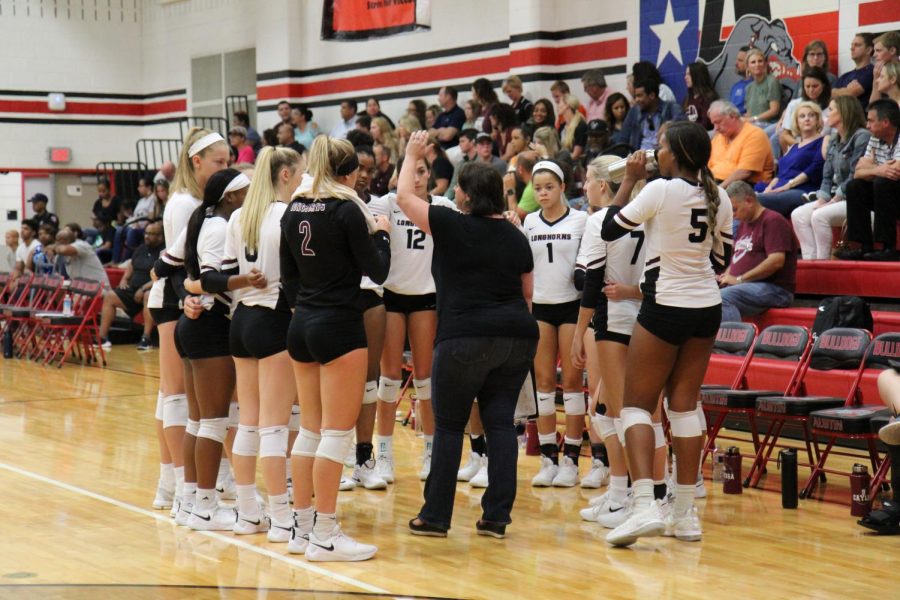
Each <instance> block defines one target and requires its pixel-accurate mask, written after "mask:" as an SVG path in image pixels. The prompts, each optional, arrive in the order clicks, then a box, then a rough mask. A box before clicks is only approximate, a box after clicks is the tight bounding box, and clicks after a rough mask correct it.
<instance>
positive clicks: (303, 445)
mask: <svg viewBox="0 0 900 600" xmlns="http://www.w3.org/2000/svg"><path fill="white" fill-rule="evenodd" d="M321 439H322V436H321V435H319V434H318V433H315V432H314V431H310V430H309V429H303V428H302V427H301V428H300V431H299V434H298V435H297V439H295V440H294V447H293V448H291V456H303V457H305V458H314V457H315V456H316V450H318V448H319V441H320V440H321Z"/></svg>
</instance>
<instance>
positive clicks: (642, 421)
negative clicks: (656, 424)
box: [621, 406, 653, 432]
mask: <svg viewBox="0 0 900 600" xmlns="http://www.w3.org/2000/svg"><path fill="white" fill-rule="evenodd" d="M621 415H622V431H623V432H625V431H628V429H629V428H630V427H634V426H635V425H646V426H647V427H653V418H652V417H651V416H650V413H649V412H647V411H646V410H644V409H643V408H638V407H636V406H626V407H625V408H623V409H622V412H621Z"/></svg>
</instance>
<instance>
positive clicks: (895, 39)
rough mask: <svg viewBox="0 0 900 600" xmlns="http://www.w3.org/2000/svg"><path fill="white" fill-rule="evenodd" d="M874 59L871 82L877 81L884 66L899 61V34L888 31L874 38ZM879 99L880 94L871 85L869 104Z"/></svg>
mask: <svg viewBox="0 0 900 600" xmlns="http://www.w3.org/2000/svg"><path fill="white" fill-rule="evenodd" d="M874 58H875V66H874V68H873V69H872V80H873V81H878V77H879V76H880V75H881V69H882V68H883V67H884V65H886V64H889V63H892V62H897V61H898V60H900V32H897V31H888V32H887V33H882V34H881V35H879V36H878V37H877V38H875V43H874ZM880 99H881V92H879V91H878V89H877V88H876V87H875V86H874V85H873V86H872V93H871V95H870V96H869V103H870V104H871V103H872V102H875V101H876V100H880Z"/></svg>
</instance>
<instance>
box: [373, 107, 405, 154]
mask: <svg viewBox="0 0 900 600" xmlns="http://www.w3.org/2000/svg"><path fill="white" fill-rule="evenodd" d="M369 131H371V132H372V138H373V139H374V140H375V142H376V143H378V144H381V145H382V146H384V147H385V148H387V149H388V150H390V151H391V162H392V163H396V162H397V158H398V157H399V155H400V142H399V140H398V139H397V134H396V133H395V132H394V128H393V127H392V126H391V124H390V123H388V120H387V119H385V118H384V117H374V118H372V124H371V125H370V127H369Z"/></svg>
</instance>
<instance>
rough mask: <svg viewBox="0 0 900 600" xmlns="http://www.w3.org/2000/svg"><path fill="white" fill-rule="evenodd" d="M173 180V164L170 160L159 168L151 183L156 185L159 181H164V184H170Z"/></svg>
mask: <svg viewBox="0 0 900 600" xmlns="http://www.w3.org/2000/svg"><path fill="white" fill-rule="evenodd" d="M174 179H175V163H173V162H172V161H171V160H167V161H166V162H164V163H163V164H162V166H160V167H159V171H157V172H156V175H154V176H153V183H157V182H159V181H165V182H166V183H172V180H174Z"/></svg>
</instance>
